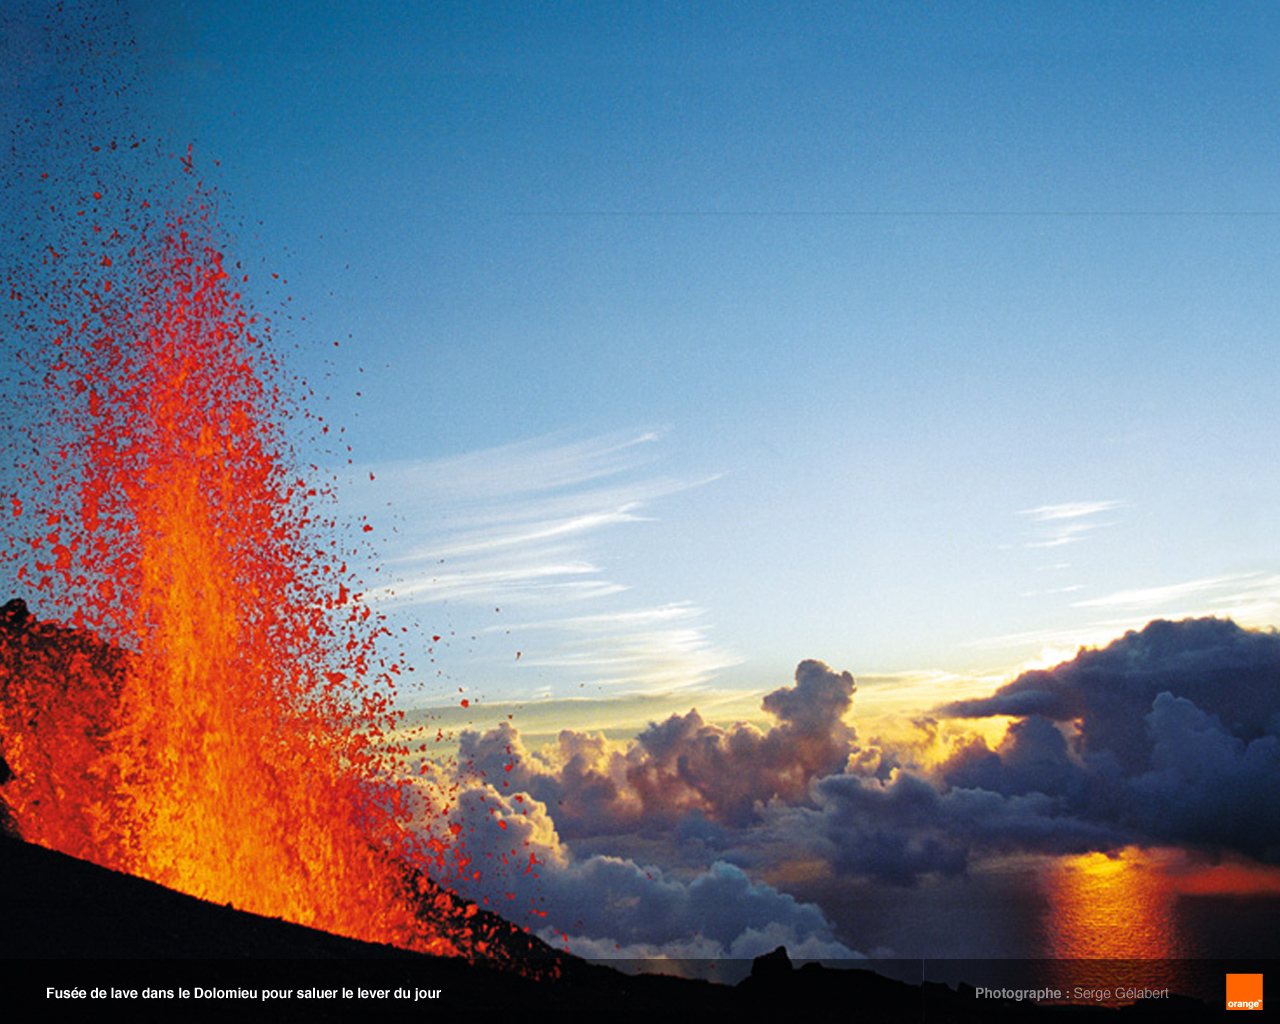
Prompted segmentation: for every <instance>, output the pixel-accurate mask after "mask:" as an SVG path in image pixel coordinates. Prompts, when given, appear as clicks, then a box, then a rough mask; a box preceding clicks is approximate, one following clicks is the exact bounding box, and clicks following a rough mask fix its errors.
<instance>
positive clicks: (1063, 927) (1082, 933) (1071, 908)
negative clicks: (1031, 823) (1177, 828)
mask: <svg viewBox="0 0 1280 1024" xmlns="http://www.w3.org/2000/svg"><path fill="white" fill-rule="evenodd" d="M1162 867H1163V865H1162V861H1161V858H1160V857H1159V855H1158V854H1154V853H1149V852H1147V851H1143V850H1139V849H1136V848H1133V847H1130V848H1127V849H1125V850H1122V851H1120V852H1119V853H1117V854H1113V855H1107V854H1102V853H1086V854H1079V855H1077V856H1072V857H1064V858H1061V859H1060V860H1058V861H1057V862H1056V863H1055V864H1054V865H1053V866H1052V867H1050V868H1049V869H1047V870H1046V871H1045V873H1044V874H1043V876H1042V885H1043V889H1044V896H1045V899H1046V901H1047V905H1048V906H1047V920H1046V928H1045V934H1044V955H1045V956H1047V957H1051V958H1053V966H1052V968H1051V974H1052V975H1053V981H1054V982H1056V983H1058V987H1060V988H1063V989H1066V990H1067V991H1068V992H1070V991H1073V990H1075V989H1076V988H1085V989H1089V990H1099V989H1102V990H1109V991H1111V992H1112V993H1116V992H1118V991H1122V990H1125V989H1133V988H1139V989H1141V988H1149V989H1163V988H1170V987H1171V988H1173V989H1174V990H1177V988H1178V987H1179V985H1178V983H1179V981H1180V979H1181V975H1182V973H1183V969H1182V966H1181V963H1180V961H1181V960H1182V959H1185V958H1188V957H1191V956H1194V955H1195V952H1194V950H1193V948H1192V943H1191V942H1190V941H1189V939H1188V937H1187V936H1185V935H1184V934H1183V932H1182V930H1181V928H1180V927H1179V923H1178V917H1177V914H1176V905H1177V891H1176V889H1175V887H1174V886H1173V885H1171V884H1170V882H1169V879H1168V876H1167V875H1166V874H1165V872H1164V870H1162ZM1103 1001H1104V1002H1109V1003H1113V1004H1115V1003H1124V1002H1130V1001H1132V1000H1129V999H1125V998H1122V997H1119V996H1113V997H1112V998H1110V999H1107V1000H1103Z"/></svg>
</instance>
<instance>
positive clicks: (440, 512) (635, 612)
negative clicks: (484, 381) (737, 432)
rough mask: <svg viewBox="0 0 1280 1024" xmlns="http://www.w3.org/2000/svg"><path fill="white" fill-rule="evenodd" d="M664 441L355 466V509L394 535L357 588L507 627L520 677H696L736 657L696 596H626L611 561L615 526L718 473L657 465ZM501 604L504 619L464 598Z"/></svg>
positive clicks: (603, 442)
mask: <svg viewBox="0 0 1280 1024" xmlns="http://www.w3.org/2000/svg"><path fill="white" fill-rule="evenodd" d="M660 442H661V437H660V435H658V434H656V433H653V432H645V433H635V434H616V435H606V436H601V437H596V438H587V439H564V438H556V437H549V438H540V439H536V440H531V441H525V442H521V443H519V444H512V445H505V446H501V447H497V448H491V449H487V450H484V451H478V452H471V453H467V454H465V455H460V456H454V457H450V458H445V459H438V460H430V461H428V460H422V461H408V462H397V463H390V464H384V465H375V466H366V467H361V468H360V470H359V472H358V473H357V474H356V475H355V476H354V477H353V478H352V480H351V481H350V489H354V490H356V491H357V492H358V497H357V498H356V502H357V504H358V506H359V507H358V508H357V509H356V511H357V513H363V515H364V517H365V518H367V519H368V521H369V522H370V523H374V524H377V527H383V526H385V531H384V532H385V533H386V534H389V535H390V538H391V539H390V541H389V543H388V544H386V545H384V553H383V557H382V559H381V560H380V563H379V565H378V573H377V576H378V578H379V580H378V583H377V585H376V586H369V587H368V588H367V589H366V591H365V598H366V599H367V600H370V601H375V602H378V603H379V604H380V605H381V606H382V607H383V608H384V609H394V610H397V611H399V612H403V611H405V610H410V609H413V610H417V611H418V612H419V613H422V612H424V611H426V612H427V613H428V614H429V609H431V608H433V607H434V608H437V609H439V608H442V607H445V606H448V607H449V609H450V614H451V615H454V616H460V617H461V618H463V619H468V622H467V625H466V626H465V627H464V629H465V631H468V632H472V633H474V634H476V635H480V634H493V633H494V632H495V631H500V632H501V633H503V634H504V635H507V634H509V635H510V636H512V637H513V640H512V643H513V644H514V643H518V644H519V645H520V648H519V651H520V655H521V661H522V670H524V672H525V677H526V678H530V677H532V676H534V675H536V674H537V673H538V672H539V671H542V670H545V673H546V675H547V676H548V677H551V676H553V677H554V678H555V679H557V680H559V681H560V682H561V683H562V684H563V683H567V682H569V681H574V682H578V683H581V682H584V681H589V682H592V683H598V684H601V685H624V686H630V687H631V688H635V689H644V690H652V689H654V688H663V687H669V688H677V687H681V686H687V685H690V684H697V683H700V682H702V681H704V680H706V679H707V678H709V676H710V675H712V674H713V673H714V672H716V671H718V670H719V669H720V668H723V667H727V666H728V665H732V664H736V663H737V659H736V658H734V657H733V656H732V655H730V654H728V653H726V652H724V651H721V650H719V649H717V648H716V647H715V646H714V645H713V644H712V643H711V641H710V639H709V637H708V635H707V626H706V623H705V616H704V615H703V613H702V611H701V609H698V608H696V607H694V606H693V605H691V604H689V603H687V602H683V601H681V600H680V595H671V598H672V599H670V600H665V601H663V602H661V603H659V604H656V605H654V604H649V603H645V602H643V601H640V600H628V598H629V597H630V596H631V595H630V591H631V589H632V588H631V586H630V585H629V584H628V583H627V582H626V581H623V580H620V579H617V578H616V577H615V576H614V575H613V574H612V572H611V570H610V564H611V562H612V560H613V556H614V555H615V554H616V552H617V551H618V550H619V549H620V548H625V545H626V539H627V537H626V534H625V533H624V532H623V531H625V530H626V529H627V528H629V527H632V526H634V525H635V524H639V523H643V522H646V521H650V520H652V519H653V518H654V517H655V516H656V514H657V512H656V506H657V505H658V503H659V502H660V501H661V500H662V499H663V498H666V497H668V496H671V495H674V494H678V493H680V492H683V491H687V490H690V489H692V488H695V487H698V486H701V485H703V484H706V483H708V482H710V480H712V479H714V477H703V478H688V477H678V476H672V475H670V474H664V473H662V472H660V471H659V465H658V464H659V462H660V461H661V458H660V456H661V452H660ZM377 527H375V528H377ZM499 608H500V609H503V618H502V622H501V625H500V626H493V625H492V624H485V625H479V624H477V623H478V622H480V621H483V620H480V619H476V621H475V622H472V621H470V619H469V617H468V614H467V611H466V609H472V611H473V612H474V611H477V610H483V609H487V610H488V611H493V610H495V609H499ZM471 618H474V616H472V617H471Z"/></svg>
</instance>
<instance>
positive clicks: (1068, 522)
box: [1018, 501, 1124, 548]
mask: <svg viewBox="0 0 1280 1024" xmlns="http://www.w3.org/2000/svg"><path fill="white" fill-rule="evenodd" d="M1123 505H1124V502H1122V501H1069V502H1064V503H1062V504H1057V505H1040V506H1037V507H1036V508H1026V509H1021V510H1020V511H1019V512H1018V515H1020V516H1026V517H1027V518H1029V519H1030V520H1031V522H1032V523H1034V524H1035V528H1034V530H1033V535H1032V538H1031V539H1030V540H1028V541H1027V542H1026V544H1025V546H1026V547H1028V548H1059V547H1063V546H1065V545H1067V544H1074V543H1077V542H1078V541H1081V540H1084V539H1085V537H1086V536H1088V535H1089V534H1090V533H1092V532H1094V531H1095V530H1098V529H1100V528H1101V527H1104V526H1110V525H1112V524H1111V523H1109V522H1104V521H1099V520H1098V518H1097V517H1098V516H1100V515H1102V514H1103V513H1106V512H1111V511H1114V510H1115V509H1118V508H1121V507H1122V506H1123Z"/></svg>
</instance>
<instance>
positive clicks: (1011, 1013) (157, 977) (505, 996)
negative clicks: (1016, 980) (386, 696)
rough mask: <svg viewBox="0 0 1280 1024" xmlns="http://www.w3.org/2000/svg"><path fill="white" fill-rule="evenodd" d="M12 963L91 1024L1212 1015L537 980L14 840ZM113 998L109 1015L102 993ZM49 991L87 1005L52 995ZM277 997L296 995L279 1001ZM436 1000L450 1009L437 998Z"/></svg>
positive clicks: (16, 986)
mask: <svg viewBox="0 0 1280 1024" xmlns="http://www.w3.org/2000/svg"><path fill="white" fill-rule="evenodd" d="M0 954H2V955H3V956H4V957H5V958H6V959H7V960H10V961H24V962H23V963H21V964H19V963H10V964H9V967H10V970H9V971H8V976H9V979H10V980H9V981H8V982H7V984H6V987H5V994H4V1005H5V1007H6V1009H9V1008H15V1009H18V1010H20V1011H21V1010H27V1011H30V1012H28V1013H27V1014H24V1015H23V1016H24V1017H25V1018H27V1019H29V1018H30V1017H31V1016H32V1015H34V1014H35V1013H49V1014H52V1016H53V1018H54V1019H62V1018H63V1017H67V1018H68V1019H71V1018H75V1019H83V1018H84V1017H85V1016H86V1013H85V1011H86V1010H89V1011H92V1009H98V1010H100V1011H101V1010H106V1009H108V1008H107V1007H106V1006H105V1005H104V1004H105V1003H108V1002H112V1003H114V1004H115V1005H114V1006H113V1007H111V1008H110V1009H113V1010H125V1011H126V1012H128V1013H130V1014H131V1015H132V1016H137V1015H139V1014H142V1015H144V1016H146V1017H147V1018H151V1017H155V1018H156V1019H171V1018H172V1017H173V1015H174V1014H175V1013H178V1012H183V1013H189V1012H190V1011H192V1010H208V1011H214V1012H218V1013H227V1012H232V1013H234V1014H235V1015H236V1016H237V1017H238V1018H247V1019H249V1020H257V1019H264V1020H266V1019H270V1020H282V1019H285V1020H291V1019H299V1020H303V1019H305V1020H326V1019H333V1020H347V1019H351V1018H352V1017H353V1015H355V1014H357V1013H362V1012H365V1011H369V1012H381V1011H388V1010H389V1011H392V1012H396V1011H399V1012H403V1011H405V1010H409V1011H410V1012H418V1013H431V1014H433V1015H438V1014H440V1013H442V1012H448V1013H449V1014H450V1015H452V1016H454V1017H455V1018H456V1017H458V1016H460V1017H461V1018H462V1019H464V1020H465V1019H477V1018H478V1019H488V1018H489V1017H490V1016H491V1015H494V1014H498V1013H503V1014H506V1013H520V1014H528V1013H530V1012H535V1013H537V1016H538V1017H539V1018H542V1017H544V1016H545V1015H546V1014H547V1013H549V1012H550V1013H554V1014H555V1016H556V1019H558V1020H580V1019H581V1020H586V1019H591V1020H600V1019H605V1020H610V1019H613V1020H618V1019H621V1020H633V1019H641V1018H643V1019H646V1020H652V1019H653V1017H654V1015H655V1014H662V1013H668V1014H669V1013H671V1012H672V1011H676V1012H678V1013H679V1015H680V1016H682V1017H685V1016H689V1015H692V1014H697V1015H703V1014H706V1015H712V1014H715V1015H716V1016H721V1015H723V1014H731V1015H734V1016H739V1015H742V1014H743V1013H744V1011H745V1010H746V1009H747V1008H750V1009H751V1010H752V1011H755V1012H753V1013H752V1014H751V1016H752V1017H753V1018H754V1017H755V1016H757V1014H758V1012H759V1011H762V1010H763V1011H766V1012H768V1013H770V1014H780V1013H784V1012H785V1013H790V1014H794V1013H795V1012H797V1011H801V1012H804V1011H806V1010H807V1011H809V1012H813V1011H815V1010H816V1009H817V1008H818V1007H823V1006H825V1007H828V1008H835V1007H839V1008H840V1013H841V1016H842V1017H850V1018H852V1017H857V1018H860V1019H862V1020H874V1021H921V1020H928V1021H953V1020H954V1021H990V1020H992V1019H993V1018H994V1019H999V1020H1026V1019H1032V1020H1035V1019H1051V1020H1058V1021H1061V1020H1063V1019H1064V1017H1065V1018H1068V1019H1070V1018H1077V1017H1079V1016H1088V1017H1089V1018H1090V1019H1092V1020H1104V1021H1105V1020H1119V1021H1121V1022H1124V1021H1128V1020H1131V1019H1152V1020H1155V1019H1159V1020H1199V1019H1203V1018H1204V1017H1205V1016H1207V1015H1208V1011H1207V1009H1206V1008H1205V1007H1204V1006H1203V1005H1202V1004H1199V1003H1192V1002H1190V1001H1184V1000H1177V999H1174V1000H1160V1001H1158V1004H1157V1005H1148V1006H1147V1007H1141V1006H1136V1007H1133V1008H1130V1009H1126V1010H1123V1011H1108V1010H1092V1011H1091V1010H1088V1009H1081V1010H1072V1009H1061V1008H1059V1009H1051V1008H1045V1009H1041V1008H1038V1007H1035V1006H1032V1005H1029V1004H1026V1003H1022V1004H1017V1003H1007V1004H1002V1003H999V1002H997V1001H994V1000H985V1001H981V1002H979V1001H976V1000H975V999H974V998H973V996H972V991H971V990H968V991H963V992H961V993H956V992H954V991H952V990H951V989H949V988H947V987H946V986H943V985H933V984H925V985H908V984H905V983H903V982H900V981H892V980H890V979H888V978H883V977H880V976H878V975H876V974H874V973H872V972H870V971H865V970H847V971H834V970H823V969H822V968H819V967H817V966H816V965H808V966H806V967H803V968H801V969H799V970H792V969H791V965H790V963H789V961H787V959H786V957H785V955H783V954H774V955H771V956H770V957H768V958H763V957H762V958H761V959H760V960H758V961H757V963H756V968H755V970H754V971H753V976H752V977H750V978H748V979H746V980H745V981H744V982H742V983H741V984H740V985H738V986H736V987H735V988H729V987H727V986H721V985H711V984H707V983H704V982H697V981H685V980H681V979H676V978H666V977H659V976H640V977H634V976H629V975H625V974H622V973H620V972H617V971H614V970H610V969H608V968H604V967H597V966H593V965H590V964H586V963H584V962H583V961H580V960H576V959H575V958H572V957H565V958H564V960H563V961H562V963H563V965H564V968H565V970H564V974H563V976H562V977H561V978H559V979H556V980H540V981H530V980H528V979H526V978H522V977H520V976H518V975H516V974H514V973H512V972H511V971H509V970H499V969H497V968H495V967H492V966H489V965H486V964H472V963H468V962H466V961H463V960H459V959H443V958H438V957H429V956H423V955H420V954H416V953H409V952H405V951H404V950H399V949H394V948H391V947H387V946H376V945H372V944H370V943H365V942H356V941H354V940H350V939H343V938H339V937H337V936H333V935H328V934H325V933H323V932H318V931H315V930H313V929H310V928H303V927H301V926H299V925H293V924H288V923H285V922H282V921H277V920H271V919H267V918H263V917H259V916H257V915H254V914H248V913H244V912H242V911H237V910H233V909H231V908H229V907H219V906H215V905H213V904H210V903H205V902H204V901H202V900H198V899H195V898H193V897H190V896H184V895H182V894H180V893H175V892H172V891H170V890H168V889H165V888H163V887H162V886H158V885H155V884H153V883H151V882H146V881H143V880H140V879H137V878H132V877H129V876H127V875H121V874H118V873H116V872H112V871H107V870H105V869H103V868H99V867H96V866H94V865H92V864H87V863H84V862H82V861H77V860H75V859H74V858H71V857H67V856H64V855H62V854H59V853H54V852H51V851H49V850H45V849H42V848H40V847H36V846H31V845H28V844H26V843H22V842H20V841H17V840H14V839H7V838H0ZM99 986H100V987H101V991H102V996H101V997H99V999H98V1000H96V1001H95V1000H94V999H93V997H92V995H91V994H90V993H91V992H92V990H93V989H94V988H95V987H99ZM50 988H54V989H61V990H64V991H65V990H76V989H78V990H80V991H81V992H83V993H84V995H83V996H81V997H79V998H70V997H64V996H59V995H56V994H54V995H51V994H50V993H49V991H48V989H50ZM148 988H152V989H157V990H160V991H159V994H158V996H156V997H152V998H148V997H147V996H146V995H145V990H146V989H148ZM184 988H185V989H186V990H187V992H188V994H187V996H185V997H184V996H183V995H182V994H181V990H182V989H184ZM270 989H284V990H288V992H289V994H288V995H287V996H285V997H283V998H278V999H272V1000H268V999H266V998H265V996H266V994H267V990H270ZM309 989H313V990H320V991H319V992H308V991H307V990H309ZM113 990H123V991H121V992H119V994H113ZM130 990H134V991H132V992H131V991H130ZM229 992H230V993H233V994H228V993H229ZM430 992H434V993H436V995H435V996H434V997H433V998H430V999H429V998H428V996H427V993H430ZM415 996H420V998H417V999H415ZM86 1003H90V1004H93V1003H96V1005H94V1006H86V1005H85V1004H86ZM197 1003H199V1004H200V1005H199V1006H196V1005H195V1004H197ZM122 1004H123V1005H122Z"/></svg>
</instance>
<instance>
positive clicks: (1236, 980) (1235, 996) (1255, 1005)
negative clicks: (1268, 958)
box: [1227, 974, 1262, 1010]
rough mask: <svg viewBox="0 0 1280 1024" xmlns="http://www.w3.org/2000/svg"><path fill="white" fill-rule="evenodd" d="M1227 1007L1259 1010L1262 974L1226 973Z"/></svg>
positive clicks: (1260, 1005) (1229, 1008)
mask: <svg viewBox="0 0 1280 1024" xmlns="http://www.w3.org/2000/svg"><path fill="white" fill-rule="evenodd" d="M1227 1009H1228V1010H1261V1009H1262V975H1261V974H1228V975H1227Z"/></svg>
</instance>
